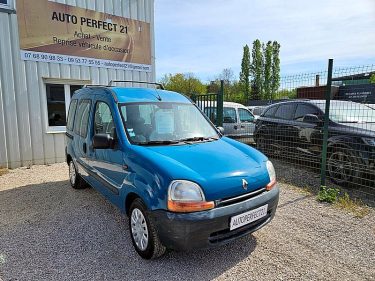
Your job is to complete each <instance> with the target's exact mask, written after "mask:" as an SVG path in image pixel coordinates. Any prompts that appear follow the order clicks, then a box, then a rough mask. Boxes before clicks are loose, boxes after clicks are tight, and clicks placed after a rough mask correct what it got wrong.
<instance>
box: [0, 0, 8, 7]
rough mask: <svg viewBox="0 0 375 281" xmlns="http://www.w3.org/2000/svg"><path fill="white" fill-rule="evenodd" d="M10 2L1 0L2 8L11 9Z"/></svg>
mask: <svg viewBox="0 0 375 281" xmlns="http://www.w3.org/2000/svg"><path fill="white" fill-rule="evenodd" d="M9 6H10V0H0V7H3V8H9Z"/></svg>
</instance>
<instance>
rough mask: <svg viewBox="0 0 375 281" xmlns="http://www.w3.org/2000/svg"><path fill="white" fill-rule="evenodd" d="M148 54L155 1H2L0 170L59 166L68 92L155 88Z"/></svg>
mask: <svg viewBox="0 0 375 281" xmlns="http://www.w3.org/2000/svg"><path fill="white" fill-rule="evenodd" d="M82 8H83V9H82ZM134 20H136V21H134ZM154 49H155V48H154V0H60V1H58V0H57V1H49V0H32V1H31V0H0V167H1V166H2V167H9V168H15V167H19V166H27V165H32V164H49V163H55V162H61V161H64V160H65V154H64V150H65V122H66V115H67V114H66V112H67V110H68V106H69V101H70V97H71V94H72V93H73V91H74V90H75V89H77V88H80V87H82V86H83V85H85V84H104V85H106V84H108V83H109V81H110V80H133V81H134V80H136V81H149V82H151V81H155V59H154ZM130 85H132V84H128V86H130Z"/></svg>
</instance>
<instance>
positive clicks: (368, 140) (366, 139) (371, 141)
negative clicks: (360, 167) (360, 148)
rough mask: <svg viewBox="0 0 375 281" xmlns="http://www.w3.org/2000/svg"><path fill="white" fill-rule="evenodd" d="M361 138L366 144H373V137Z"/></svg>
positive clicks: (374, 139) (374, 143)
mask: <svg viewBox="0 0 375 281" xmlns="http://www.w3.org/2000/svg"><path fill="white" fill-rule="evenodd" d="M362 140H363V142H364V143H365V144H367V145H371V146H375V138H362Z"/></svg>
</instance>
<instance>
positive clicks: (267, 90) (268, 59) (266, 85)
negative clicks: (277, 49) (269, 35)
mask: <svg viewBox="0 0 375 281" xmlns="http://www.w3.org/2000/svg"><path fill="white" fill-rule="evenodd" d="M263 52H264V79H263V89H264V96H263V98H264V99H267V100H271V99H272V92H271V86H272V83H273V79H272V78H273V77H272V62H273V60H272V55H273V46H272V42H271V41H268V42H267V45H266V46H264V45H263Z"/></svg>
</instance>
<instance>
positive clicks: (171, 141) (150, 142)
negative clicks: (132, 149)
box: [136, 140, 180, 145]
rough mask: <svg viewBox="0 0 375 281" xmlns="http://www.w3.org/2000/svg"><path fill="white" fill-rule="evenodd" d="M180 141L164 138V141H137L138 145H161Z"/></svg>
mask: <svg viewBox="0 0 375 281" xmlns="http://www.w3.org/2000/svg"><path fill="white" fill-rule="evenodd" d="M178 143H180V141H178V140H162V141H156V140H155V141H146V142H137V143H136V144H138V145H159V144H165V145H169V144H178Z"/></svg>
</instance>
